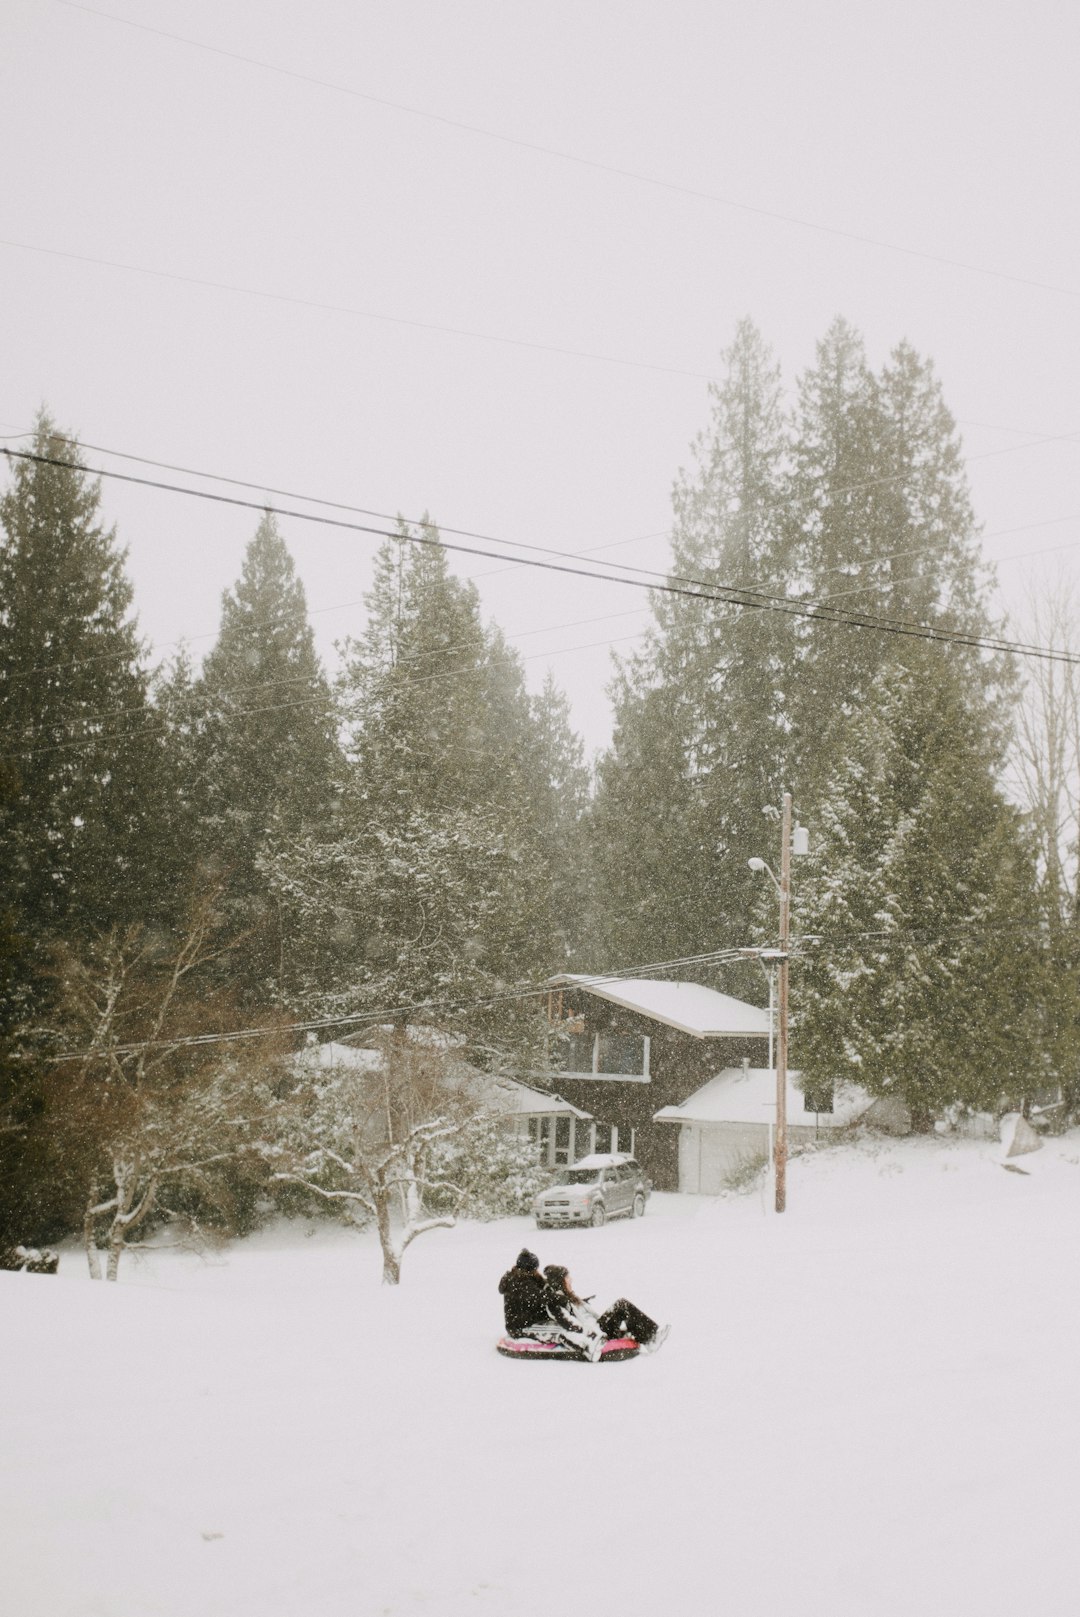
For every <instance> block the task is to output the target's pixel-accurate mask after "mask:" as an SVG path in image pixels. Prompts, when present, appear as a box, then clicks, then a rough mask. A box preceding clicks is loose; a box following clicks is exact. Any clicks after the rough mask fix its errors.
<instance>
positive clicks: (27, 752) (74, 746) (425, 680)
mask: <svg viewBox="0 0 1080 1617" xmlns="http://www.w3.org/2000/svg"><path fill="white" fill-rule="evenodd" d="M637 638H638V636H637V635H636V634H629V635H617V636H614V637H612V638H609V639H607V640H593V641H590V642H588V643H587V644H586V645H582V646H561V647H559V648H558V649H557V650H554V651H538V652H534V653H532V654H531V655H530V656H528V657H522V658H521V659H520V661H522V662H532V661H534V660H535V658H538V657H562V656H566V655H568V654H570V653H572V652H575V651H595V650H596V649H597V648H598V647H601V646H617V645H620V644H622V643H623V642H624V641H626V640H636V639H637ZM512 661H513V659H511V658H508V657H506V658H499V659H495V660H492V661H489V662H488V663H486V664H481V665H480V666H481V668H485V667H496V666H498V665H499V663H504V664H508V663H512ZM460 674H461V671H460V670H459V669H446V670H443V671H441V672H439V673H437V674H427V675H423V676H419V677H416V678H413V679H408V680H406V682H405V683H406V684H407V685H409V686H412V685H427V684H433V683H437V682H438V681H440V680H446V679H458V678H460ZM288 683H290V682H289V681H287V680H279V681H270V682H269V686H270V688H272V687H273V686H274V685H275V684H282V685H284V684H288ZM322 700H323V697H322V695H319V696H307V697H299V698H298V699H297V700H296V701H294V702H271V703H268V704H266V705H264V706H259V707H241V708H233V709H232V710H231V711H230V712H229V715H228V717H229V719H243V718H252V717H254V716H255V715H256V714H260V713H284V712H288V711H291V710H292V709H294V708H301V707H314V706H316V705H317V704H319V703H321V702H322ZM144 711H146V710H145V709H142V708H116V709H113V710H112V711H111V712H106V713H100V714H90V715H86V722H90V721H91V720H94V721H100V720H102V719H109V718H120V717H129V716H131V715H134V714H138V713H141V712H144ZM149 716H150V722H149V723H148V724H143V725H139V726H138V728H137V729H120V730H109V731H102V732H99V733H98V734H96V735H93V736H81V737H77V738H76V739H74V740H72V741H57V742H50V743H49V744H48V745H46V746H41V747H23V746H19V745H18V744H17V743H16V744H15V745H14V746H13V748H12V750H11V751H10V752H7V753H2V754H0V757H4V758H12V759H14V758H28V757H39V756H42V755H43V754H46V753H54V752H79V751H82V750H84V749H86V748H88V747H95V746H98V745H99V744H100V743H101V742H103V741H119V740H138V739H139V738H140V737H141V736H152V735H154V734H155V733H156V732H157V731H158V728H159V710H157V709H150V712H149ZM65 722H72V721H65ZM429 756H432V757H433V756H435V755H434V754H429Z"/></svg>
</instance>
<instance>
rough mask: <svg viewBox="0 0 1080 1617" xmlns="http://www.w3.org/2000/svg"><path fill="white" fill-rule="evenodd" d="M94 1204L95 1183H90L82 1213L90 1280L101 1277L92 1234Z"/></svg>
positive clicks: (95, 1197)
mask: <svg viewBox="0 0 1080 1617" xmlns="http://www.w3.org/2000/svg"><path fill="white" fill-rule="evenodd" d="M96 1206H97V1185H96V1184H92V1185H91V1186H90V1194H89V1196H88V1197H87V1201H86V1212H85V1214H84V1215H83V1244H84V1245H85V1247H86V1262H87V1264H88V1266H89V1269H90V1278H91V1280H100V1279H101V1262H100V1260H99V1258H98V1250H97V1242H96V1239H95V1235H94V1208H95V1207H96Z"/></svg>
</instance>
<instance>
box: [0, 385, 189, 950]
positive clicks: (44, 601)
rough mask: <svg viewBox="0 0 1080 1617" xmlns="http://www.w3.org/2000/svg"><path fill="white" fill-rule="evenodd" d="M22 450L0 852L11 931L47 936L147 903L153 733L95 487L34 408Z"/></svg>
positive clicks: (1, 629)
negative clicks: (26, 456) (9, 786)
mask: <svg viewBox="0 0 1080 1617" xmlns="http://www.w3.org/2000/svg"><path fill="white" fill-rule="evenodd" d="M33 453H34V455H36V456H39V457H41V458H40V459H38V460H25V461H18V462H16V463H15V465H14V471H13V477H12V481H11V484H10V486H9V487H8V489H7V490H6V492H5V493H4V494H3V495H2V496H0V528H2V534H0V736H2V745H3V752H4V757H5V762H6V764H7V766H8V768H9V769H10V770H12V771H14V774H15V777H16V785H15V790H14V791H13V792H12V793H11V794H10V795H9V796H8V799H7V801H6V803H5V805H4V808H3V814H2V817H0V860H2V863H3V869H4V873H5V892H6V894H7V895H8V898H9V902H10V903H11V905H12V908H13V910H14V915H15V920H16V926H17V929H18V930H19V931H20V932H21V933H23V934H24V935H25V936H27V937H29V938H32V939H35V940H37V941H38V942H39V943H44V942H46V941H47V940H49V939H52V938H55V937H58V936H61V935H64V936H69V937H79V936H87V935H88V934H90V933H92V932H94V931H104V930H106V929H107V928H108V927H109V926H111V925H114V924H116V923H118V922H123V921H130V920H137V919H143V918H145V917H146V916H147V914H148V913H149V912H150V911H151V910H152V909H153V907H154V904H155V898H156V895H155V890H154V889H155V883H154V871H153V863H154V843H153V831H154V827H153V812H154V797H155V792H156V770H157V754H158V745H157V734H158V732H157V727H156V725H155V722H154V717H153V713H152V711H151V709H150V707H149V704H148V700H147V677H146V674H145V672H144V671H143V669H142V667H141V658H142V646H141V645H140V642H139V639H138V636H137V634H136V629H135V623H134V620H133V618H132V617H131V615H130V608H131V599H132V591H131V585H130V583H129V581H128V578H127V575H126V573H125V570H124V560H125V556H124V552H123V550H121V548H120V547H119V546H118V545H117V543H116V535H115V531H114V530H113V529H110V528H106V527H105V526H104V525H103V523H102V521H101V516H100V504H101V495H100V488H99V485H98V484H97V483H96V482H95V481H94V480H93V479H92V478H91V477H90V476H89V474H88V473H87V472H86V470H85V469H84V462H83V460H82V457H81V455H80V452H79V448H78V445H77V443H76V442H75V441H74V440H73V439H72V438H70V437H68V436H66V435H63V434H60V433H58V432H57V431H56V429H55V428H54V426H53V423H52V422H51V420H50V419H49V417H48V416H47V415H45V414H42V415H41V416H40V417H39V419H38V423H37V430H36V433H35V436H34V440H33ZM56 462H60V463H62V464H55V463H56Z"/></svg>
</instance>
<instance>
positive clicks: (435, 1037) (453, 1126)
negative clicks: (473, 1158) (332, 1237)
mask: <svg viewBox="0 0 1080 1617" xmlns="http://www.w3.org/2000/svg"><path fill="white" fill-rule="evenodd" d="M369 1043H370V1048H368V1049H363V1050H360V1049H353V1048H351V1047H350V1048H349V1049H348V1050H347V1051H341V1049H340V1047H338V1059H337V1060H335V1061H332V1062H330V1063H328V1064H326V1065H323V1064H322V1063H321V1061H320V1058H319V1052H318V1050H317V1049H313V1050H312V1051H311V1052H309V1057H308V1060H307V1062H306V1063H301V1072H302V1076H301V1078H300V1081H299V1083H298V1085H297V1087H296V1090H295V1092H294V1094H293V1097H292V1122H291V1126H290V1131H289V1133H290V1141H289V1144H288V1145H287V1146H280V1147H278V1148H277V1152H276V1155H277V1160H278V1168H277V1173H276V1175H275V1177H276V1178H278V1179H282V1180H286V1181H289V1182H291V1183H293V1184H299V1185H303V1186H304V1187H305V1188H306V1189H308V1190H310V1191H311V1192H313V1194H315V1195H317V1196H321V1197H322V1198H323V1199H324V1200H326V1201H328V1202H333V1203H336V1204H337V1205H339V1206H342V1207H345V1208H347V1209H348V1210H350V1211H351V1212H353V1213H354V1214H356V1215H358V1216H359V1217H360V1218H361V1219H362V1220H365V1221H366V1219H371V1220H372V1221H374V1223H375V1226H376V1229H377V1230H378V1234H379V1242H380V1246H381V1248H382V1260H383V1282H384V1284H385V1285H390V1286H396V1285H397V1284H398V1282H399V1281H400V1279H401V1263H402V1258H403V1257H404V1254H405V1252H406V1250H407V1248H408V1247H409V1246H411V1244H412V1243H413V1241H415V1240H416V1238H417V1236H419V1235H423V1234H424V1233H425V1232H426V1231H427V1230H433V1229H447V1228H450V1227H451V1226H452V1225H453V1224H454V1222H455V1219H456V1216H457V1211H458V1209H459V1208H460V1206H461V1203H462V1201H463V1200H464V1198H465V1193H466V1192H465V1187H464V1186H461V1185H458V1184H455V1183H453V1182H452V1181H450V1180H449V1179H447V1178H445V1177H443V1176H441V1175H440V1173H439V1170H438V1168H437V1166H436V1165H435V1164H436V1159H437V1158H438V1155H439V1153H440V1148H441V1147H443V1146H444V1145H445V1144H446V1142H447V1141H449V1140H452V1139H460V1138H462V1137H464V1136H467V1135H468V1134H469V1133H470V1132H471V1131H475V1130H476V1129H478V1128H480V1127H481V1126H482V1125H483V1123H484V1121H485V1120H486V1118H487V1113H486V1111H485V1110H484V1107H483V1103H482V1100H481V1098H480V1097H479V1095H478V1094H477V1092H476V1088H475V1086H474V1083H473V1080H474V1079H475V1078H476V1076H477V1075H476V1073H475V1071H474V1069H473V1068H471V1067H469V1066H468V1064H467V1063H465V1062H463V1061H462V1060H461V1059H460V1057H459V1056H458V1055H457V1053H456V1049H455V1043H454V1041H453V1040H452V1039H451V1038H449V1037H448V1036H446V1035H443V1034H440V1033H439V1032H438V1031H437V1030H435V1029H430V1028H423V1029H421V1028H404V1027H394V1028H384V1029H380V1030H379V1032H378V1033H377V1034H375V1035H373V1036H372V1037H371V1038H370V1040H369ZM324 1048H325V1047H324ZM432 1192H438V1193H439V1195H440V1199H442V1200H446V1199H449V1201H450V1210H449V1211H438V1212H434V1213H433V1212H429V1211H428V1209H427V1208H426V1206H425V1194H430V1193H432Z"/></svg>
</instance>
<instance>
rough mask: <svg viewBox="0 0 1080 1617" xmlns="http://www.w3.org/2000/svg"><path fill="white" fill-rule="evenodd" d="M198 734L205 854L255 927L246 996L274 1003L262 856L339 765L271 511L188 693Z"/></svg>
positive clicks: (194, 794) (318, 801)
mask: <svg viewBox="0 0 1080 1617" xmlns="http://www.w3.org/2000/svg"><path fill="white" fill-rule="evenodd" d="M186 678H187V675H186V674H185V673H184V672H183V670H180V671H178V673H177V674H176V675H175V676H174V679H173V682H172V685H171V687H170V689H169V693H168V699H169V702H170V703H171V717H172V718H173V720H174V730H175V727H176V724H177V723H180V724H181V726H182V725H183V724H186V723H187V722H188V720H187V718H186V716H185V715H186V714H187V713H188V712H189V711H190V709H191V706H192V698H191V693H190V692H188V691H186V690H185V688H184V684H183V681H184V680H185V679H186ZM194 694H195V699H196V701H197V703H198V704H201V707H202V720H201V725H202V729H201V735H200V738H199V742H198V745H197V747H195V748H194V749H190V748H189V752H193V756H194V757H195V759H196V760H197V769H196V779H195V780H194V781H191V782H189V783H188V786H187V788H186V797H187V800H188V801H189V802H190V803H191V804H192V807H193V809H195V810H196V811H197V812H198V813H199V815H200V818H201V826H200V838H201V841H202V852H203V855H204V857H206V858H209V859H210V860H212V861H214V862H215V863H216V864H217V865H218V866H219V867H220V868H222V869H223V870H225V871H227V872H228V873H229V894H230V904H231V907H232V911H233V917H234V921H235V922H236V923H237V924H239V925H242V926H246V927H248V928H249V929H250V936H249V940H248V943H247V946H246V948H245V949H244V951H243V956H242V960H243V964H242V965H241V966H240V967H239V968H238V969H239V973H240V977H241V978H242V979H243V982H242V986H243V988H244V989H245V991H246V992H247V993H248V994H249V995H254V996H256V997H260V998H267V997H269V998H272V999H279V998H280V997H281V994H282V991H283V981H284V977H285V975H286V967H285V960H284V956H285V953H286V950H287V947H288V939H287V937H286V935H285V933H284V931H283V929H282V926H281V923H280V917H279V916H277V915H276V914H275V912H274V909H273V906H272V905H271V904H270V902H269V897H268V892H267V885H266V880H265V877H264V876H263V875H262V873H261V871H260V869H259V859H260V856H261V855H262V854H263V853H264V852H265V850H266V847H267V843H268V839H270V838H271V837H273V838H274V839H277V840H281V839H288V838H289V837H292V836H295V835H298V834H299V832H300V830H301V828H302V827H304V826H306V825H310V824H312V823H317V822H318V821H320V820H322V819H323V818H325V816H326V815H327V814H328V813H329V812H330V809H331V805H332V796H333V782H334V777H335V772H336V767H337V753H336V744H335V736H334V716H333V703H332V699H331V694H330V689H329V686H328V685H327V683H326V679H325V677H324V675H323V672H322V669H321V667H320V664H319V660H318V657H317V655H316V652H315V643H314V636H313V635H312V631H311V626H310V624H309V622H308V618H307V606H306V602H305V598H304V588H303V585H302V584H301V583H300V581H299V579H298V578H297V577H296V570H295V568H294V566H293V561H292V558H291V556H290V555H289V552H288V550H287V549H286V546H285V543H284V541H283V540H282V538H281V535H280V534H279V533H278V530H277V525H276V523H275V520H274V518H273V516H272V515H271V514H270V513H269V512H267V513H266V514H265V515H264V516H263V518H262V519H261V521H260V523H259V526H258V529H257V530H256V533H255V536H254V538H253V539H252V540H251V542H250V544H249V545H248V547H247V551H246V553H245V556H244V563H243V568H242V571H241V575H240V578H239V580H238V581H237V583H236V585H235V587H234V588H233V589H231V590H226V592H225V594H224V596H223V599H222V614H221V628H220V631H219V634H218V639H217V642H216V644H215V645H214V648H213V650H212V651H211V652H210V654H209V656H208V657H207V659H206V662H205V664H204V666H203V670H202V675H201V678H200V679H199V681H198V682H197V686H196V689H195V693H194Z"/></svg>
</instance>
